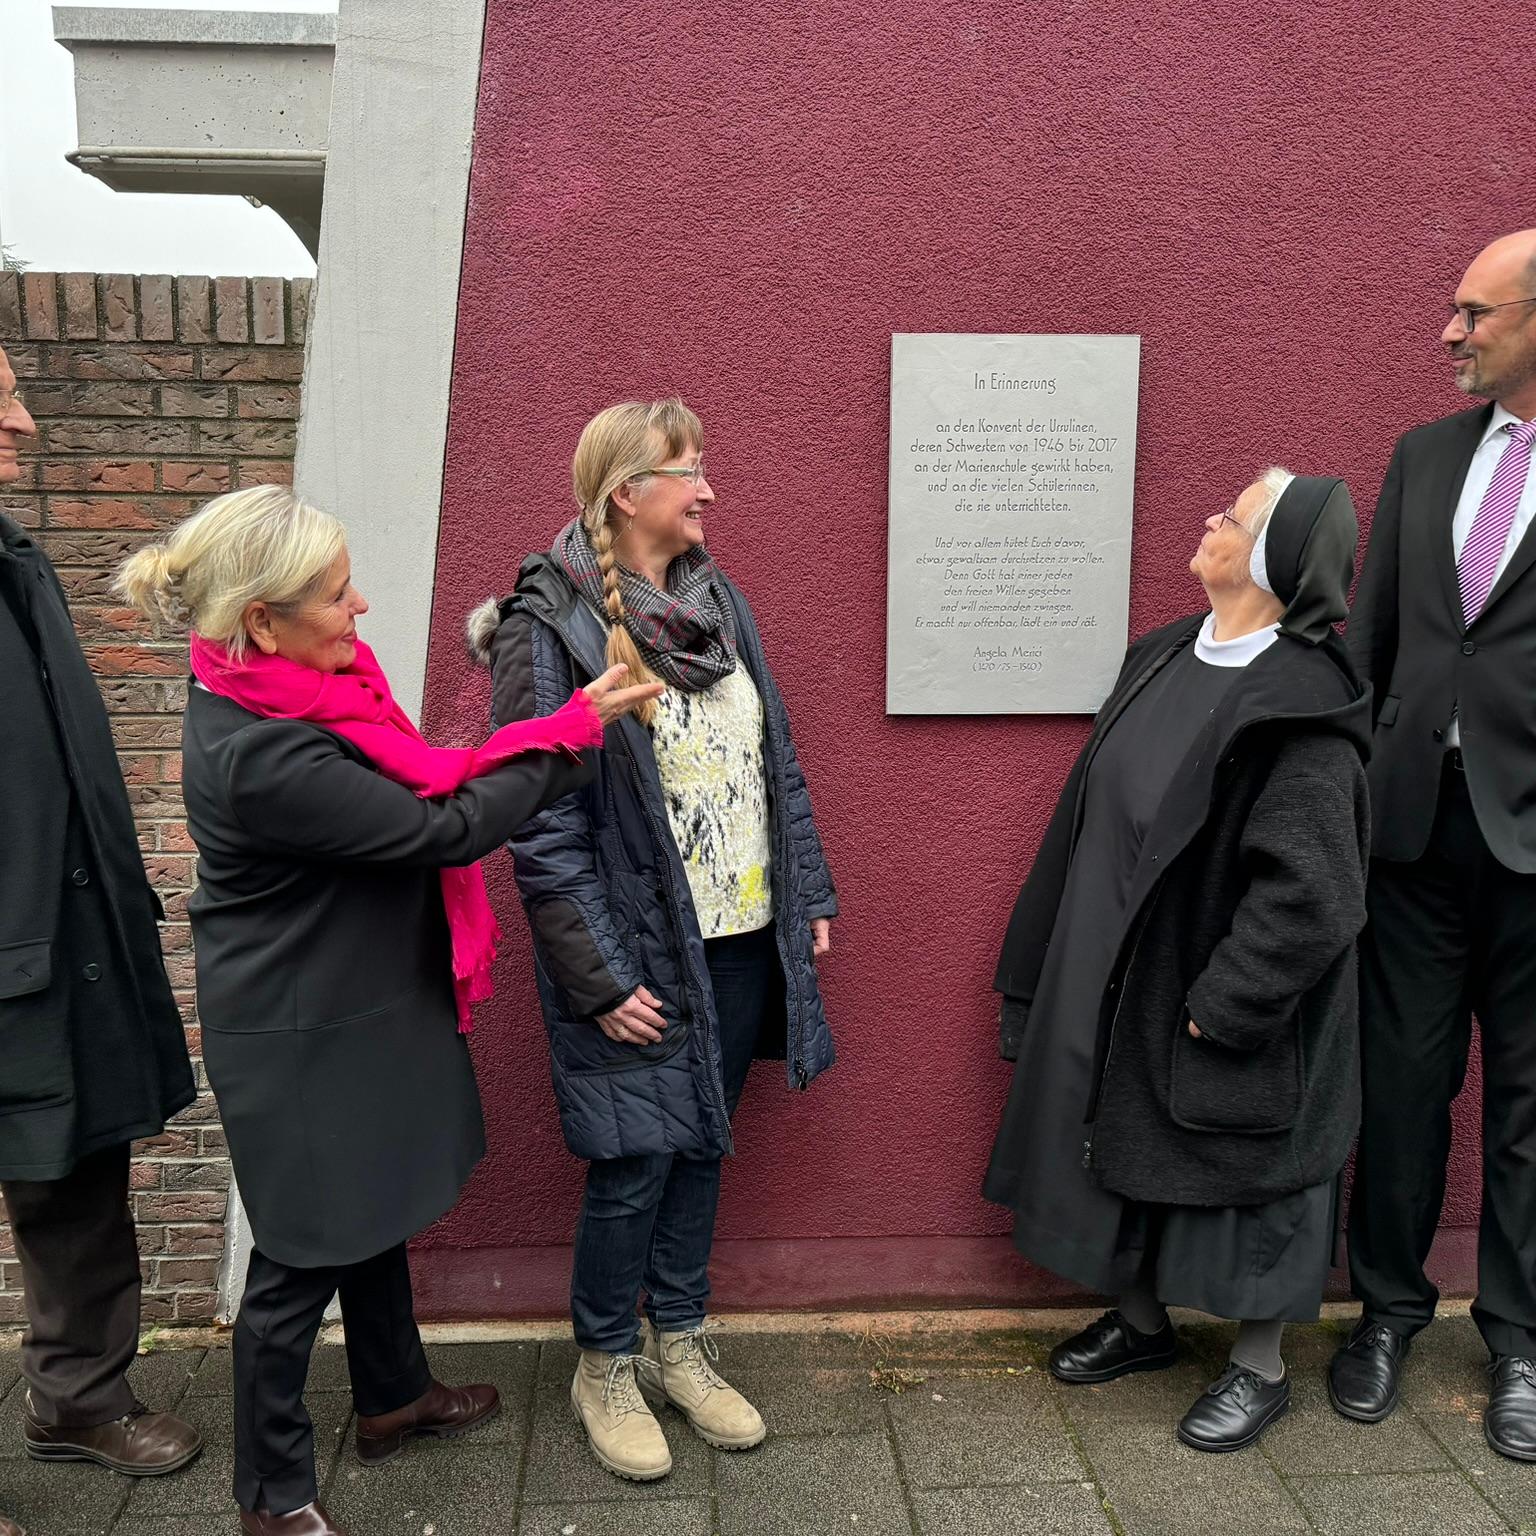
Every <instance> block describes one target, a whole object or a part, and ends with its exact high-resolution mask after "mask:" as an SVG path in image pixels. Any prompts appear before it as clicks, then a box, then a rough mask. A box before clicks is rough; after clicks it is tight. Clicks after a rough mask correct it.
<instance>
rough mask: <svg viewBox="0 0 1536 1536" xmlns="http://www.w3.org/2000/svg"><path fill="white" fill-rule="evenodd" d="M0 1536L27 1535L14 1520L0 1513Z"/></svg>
mask: <svg viewBox="0 0 1536 1536" xmlns="http://www.w3.org/2000/svg"><path fill="white" fill-rule="evenodd" d="M0 1536H27V1533H26V1532H25V1531H24V1530H22V1528H21V1527H20V1526H19V1525H17V1524H16V1522H15V1521H14V1520H7V1519H6V1518H5V1516H4V1515H0Z"/></svg>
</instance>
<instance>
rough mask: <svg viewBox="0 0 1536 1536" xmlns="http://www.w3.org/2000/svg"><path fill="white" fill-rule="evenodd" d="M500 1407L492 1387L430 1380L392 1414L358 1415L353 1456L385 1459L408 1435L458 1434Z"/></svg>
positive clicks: (374, 1460) (394, 1453) (372, 1462)
mask: <svg viewBox="0 0 1536 1536" xmlns="http://www.w3.org/2000/svg"><path fill="white" fill-rule="evenodd" d="M500 1406H501V1394H500V1393H499V1392H498V1391H497V1390H496V1388H495V1387H489V1386H475V1387H445V1386H444V1385H443V1384H442V1382H440V1381H434V1382H433V1383H432V1385H431V1386H430V1387H428V1388H427V1390H426V1391H425V1392H423V1393H422V1394H421V1396H420V1397H418V1398H417V1399H416V1401H415V1402H414V1403H407V1404H406V1405H405V1407H404V1408H396V1409H395V1411H394V1412H393V1413H375V1414H372V1415H369V1414H361V1413H360V1414H358V1416H357V1459H358V1460H359V1461H362V1462H366V1463H367V1464H368V1465H369V1466H377V1465H378V1464H379V1463H380V1462H381V1461H389V1460H390V1459H391V1458H393V1457H395V1456H398V1455H399V1454H400V1452H401V1451H403V1450H404V1449H405V1442H406V1438H407V1437H408V1436H410V1435H438V1436H442V1437H446V1436H449V1435H462V1434H463V1433H464V1431H465V1430H467V1429H473V1428H474V1427H475V1425H476V1424H480V1423H483V1422H484V1421H485V1420H486V1419H488V1418H490V1417H491V1415H492V1414H494V1413H495V1412H496V1410H497V1409H498V1408H499V1407H500Z"/></svg>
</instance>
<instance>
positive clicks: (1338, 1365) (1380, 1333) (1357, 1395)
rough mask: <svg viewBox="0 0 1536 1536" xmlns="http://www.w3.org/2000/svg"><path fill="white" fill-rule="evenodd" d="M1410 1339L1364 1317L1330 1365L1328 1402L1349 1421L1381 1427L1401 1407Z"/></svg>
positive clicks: (1383, 1324)
mask: <svg viewBox="0 0 1536 1536" xmlns="http://www.w3.org/2000/svg"><path fill="white" fill-rule="evenodd" d="M1408 1344H1409V1339H1408V1336H1407V1335H1406V1334H1401V1333H1394V1332H1393V1331H1392V1330H1391V1329H1390V1328H1389V1327H1387V1325H1386V1324H1385V1323H1378V1322H1375V1321H1373V1320H1372V1319H1371V1318H1369V1317H1362V1318H1361V1319H1360V1321H1359V1322H1358V1323H1356V1324H1355V1331H1354V1332H1353V1333H1351V1334H1350V1336H1349V1339H1348V1340H1347V1342H1346V1343H1344V1344H1343V1345H1342V1346H1341V1347H1340V1348H1339V1349H1338V1351H1337V1352H1336V1353H1335V1354H1334V1357H1333V1359H1332V1361H1331V1362H1330V1363H1329V1366H1328V1400H1329V1402H1331V1403H1332V1404H1333V1406H1334V1407H1335V1408H1336V1409H1337V1410H1338V1412H1340V1413H1342V1414H1343V1415H1344V1417H1345V1418H1346V1419H1358V1420H1359V1421H1360V1422H1361V1423H1362V1424H1379V1423H1380V1422H1381V1421H1382V1420H1383V1419H1384V1418H1386V1416H1387V1415H1388V1414H1389V1413H1391V1412H1392V1410H1393V1409H1394V1408H1396V1407H1397V1399H1398V1381H1399V1378H1400V1377H1401V1376H1402V1373H1403V1361H1404V1360H1406V1359H1407V1358H1408Z"/></svg>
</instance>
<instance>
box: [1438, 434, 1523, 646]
mask: <svg viewBox="0 0 1536 1536" xmlns="http://www.w3.org/2000/svg"><path fill="white" fill-rule="evenodd" d="M1502 430H1503V431H1505V432H1507V433H1508V434H1509V442H1508V443H1507V444H1506V445H1505V448H1504V452H1503V453H1502V454H1500V455H1499V463H1498V467H1497V468H1496V469H1495V470H1494V472H1493V479H1492V480H1490V481H1489V482H1488V489H1487V491H1485V492H1484V494H1483V504H1482V505H1481V506H1480V507H1479V508H1478V509H1477V516H1476V517H1474V518H1473V519H1472V527H1471V529H1470V530H1469V531H1468V533H1467V542H1466V543H1465V544H1463V545H1462V547H1461V559H1460V560H1459V561H1458V562H1457V566H1456V575H1457V579H1458V580H1459V581H1460V583H1461V616H1462V620H1463V622H1464V623H1465V624H1466V625H1467V626H1468V627H1470V626H1471V624H1472V621H1473V620H1474V619H1475V618H1476V617H1477V616H1478V614H1480V613H1481V612H1482V611H1483V605H1484V604H1485V603H1486V602H1487V601H1488V594H1489V593H1490V592H1492V591H1493V579H1494V575H1495V573H1496V572H1497V571H1498V569H1499V559H1500V557H1501V556H1502V555H1503V553H1504V546H1505V544H1507V543H1508V542H1509V530H1510V529H1511V527H1513V526H1514V521H1515V513H1516V512H1517V511H1519V509H1520V497H1521V495H1522V494H1523V493H1524V491H1525V476H1526V471H1527V470H1528V469H1529V468H1530V464H1531V442H1532V439H1536V421H1521V422H1513V421H1509V422H1505V424H1504V426H1503V428H1502Z"/></svg>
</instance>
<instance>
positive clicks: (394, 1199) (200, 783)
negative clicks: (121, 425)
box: [183, 688, 592, 1266]
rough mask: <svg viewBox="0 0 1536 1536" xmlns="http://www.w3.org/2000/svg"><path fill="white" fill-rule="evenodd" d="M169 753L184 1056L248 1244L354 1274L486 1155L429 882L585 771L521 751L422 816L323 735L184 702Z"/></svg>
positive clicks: (409, 1230) (444, 931)
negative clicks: (179, 817) (230, 1177)
mask: <svg viewBox="0 0 1536 1536" xmlns="http://www.w3.org/2000/svg"><path fill="white" fill-rule="evenodd" d="M183 745H184V749H185V768H184V788H185V791H186V799H187V825H188V828H189V830H190V831H191V833H192V836H193V839H194V840H195V841H196V843H197V852H198V887H197V892H196V894H195V895H194V896H193V897H192V900H191V903H190V904H189V913H190V916H191V919H192V936H193V939H194V941H195V942H196V946H197V1003H198V1015H199V1017H200V1018H201V1020H202V1025H203V1058H204V1061H205V1062H206V1064H207V1068H208V1078H209V1081H210V1082H211V1083H212V1084H213V1091H214V1094H215V1096H216V1097H217V1098H218V1101H219V1110H220V1112H221V1114H222V1116H223V1120H224V1129H225V1132H226V1134H227V1135H228V1137H229V1152H230V1158H231V1160H232V1161H233V1163H234V1169H235V1178H236V1180H237V1181H238V1182H239V1185H240V1193H241V1195H242V1196H243V1197H244V1200H245V1208H246V1212H247V1214H248V1215H249V1216H250V1219H251V1232H252V1235H253V1237H254V1238H255V1242H256V1246H257V1247H258V1248H259V1249H261V1251H262V1252H263V1253H264V1254H266V1255H267V1256H268V1257H270V1258H273V1259H276V1260H278V1262H279V1263H283V1264H293V1265H300V1266H319V1265H329V1264H350V1263H354V1262H356V1261H357V1260H359V1259H366V1258H369V1257H371V1256H372V1255H373V1254H376V1253H381V1252H383V1251H384V1250H385V1249H386V1248H390V1247H392V1246H393V1245H394V1244H396V1243H398V1242H402V1241H403V1240H404V1239H405V1238H407V1237H410V1236H411V1235H412V1234H413V1233H415V1232H418V1231H420V1230H421V1228H422V1227H424V1226H426V1225H427V1224H428V1223H429V1222H431V1221H434V1220H435V1219H436V1218H437V1217H438V1216H440V1215H442V1213H443V1212H444V1211H445V1210H447V1209H448V1207H449V1206H451V1205H452V1204H453V1203H454V1201H455V1200H456V1199H457V1198H458V1193H459V1189H460V1187H461V1186H462V1185H463V1183H464V1180H465V1179H467V1178H468V1177H469V1174H470V1171H471V1170H472V1169H473V1168H474V1166H475V1163H476V1161H477V1160H478V1159H479V1157H480V1155H481V1153H482V1152H483V1151H484V1148H485V1139H484V1133H483V1131H482V1129H481V1122H480V1101H479V1096H478V1094H477V1092H476V1089H475V1079H474V1073H473V1071H472V1070H471V1067H470V1061H469V1052H468V1050H467V1049H466V1046H465V1040H464V1037H463V1036H462V1035H460V1034H459V1033H458V1020H457V1016H456V1013H455V1007H454V998H453V981H452V973H451V968H450V955H449V937H448V923H447V919H446V917H445V916H444V913H443V899H442V885H441V881H440V879H439V875H438V871H439V869H440V868H441V867H442V866H443V865H455V864H469V863H472V862H473V861H474V860H476V859H479V858H483V857H484V856H485V855H486V854H487V853H489V852H490V851H491V850H492V849H493V848H495V847H497V846H499V845H500V844H501V843H502V842H504V841H505V840H506V838H508V837H509V836H510V835H511V833H512V832H513V830H514V829H515V828H516V827H517V826H518V825H519V824H520V823H521V822H522V821H523V820H524V819H525V818H526V817H528V816H531V815H532V814H533V813H534V812H535V811H537V810H540V809H541V808H542V807H544V806H545V805H547V804H549V802H550V801H551V800H555V799H558V798H559V797H560V796H561V795H566V794H569V793H570V792H571V791H572V790H574V789H577V788H579V787H580V786H581V785H582V784H584V783H585V782H586V781H587V780H588V779H589V778H590V777H591V775H592V767H591V765H590V761H583V762H581V763H572V762H570V761H568V760H567V759H566V758H564V757H562V756H560V755H559V754H557V753H555V752H528V753H524V754H523V755H522V756H519V757H515V758H513V759H512V760H511V761H510V762H508V763H506V764H505V765H503V766H502V767H500V768H497V769H496V770H495V771H494V772H491V773H487V774H485V775H484V776H483V777H481V778H478V779H473V780H471V781H470V782H469V783H468V784H466V785H464V787H463V788H462V789H460V790H459V791H457V793H455V794H452V795H449V796H446V797H445V798H443V799H441V800H424V799H421V798H420V797H418V796H417V795H416V794H415V793H414V792H413V791H411V790H409V789H407V788H405V787H404V786H403V785H401V784H396V783H394V782H393V781H392V780H390V779H386V778H384V777H383V776H382V775H381V774H379V773H377V772H376V771H375V770H374V768H373V765H372V763H370V762H369V760H368V759H367V758H366V757H365V756H364V755H363V753H362V752H361V751H360V750H359V749H358V748H357V747H355V746H353V745H352V744H351V743H350V742H348V741H346V740H344V739H343V738H342V737H340V736H338V735H336V734H335V733H333V732H331V731H327V730H325V729H323V728H322V727H320V726H317V725H309V724H306V723H305V722H304V721H301V720H264V719H261V718H259V717H258V716H256V715H253V714H250V713H249V712H248V711H246V710H244V709H242V708H241V707H240V706H239V705H238V704H235V703H233V702H231V701H230V700H229V699H225V698H220V697H218V696H217V695H215V694H211V693H206V692H204V691H203V690H202V689H200V688H193V689H192V690H191V694H190V696H189V699H188V702H187V715H186V727H185V732H184V741H183ZM588 757H589V758H590V754H588Z"/></svg>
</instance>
